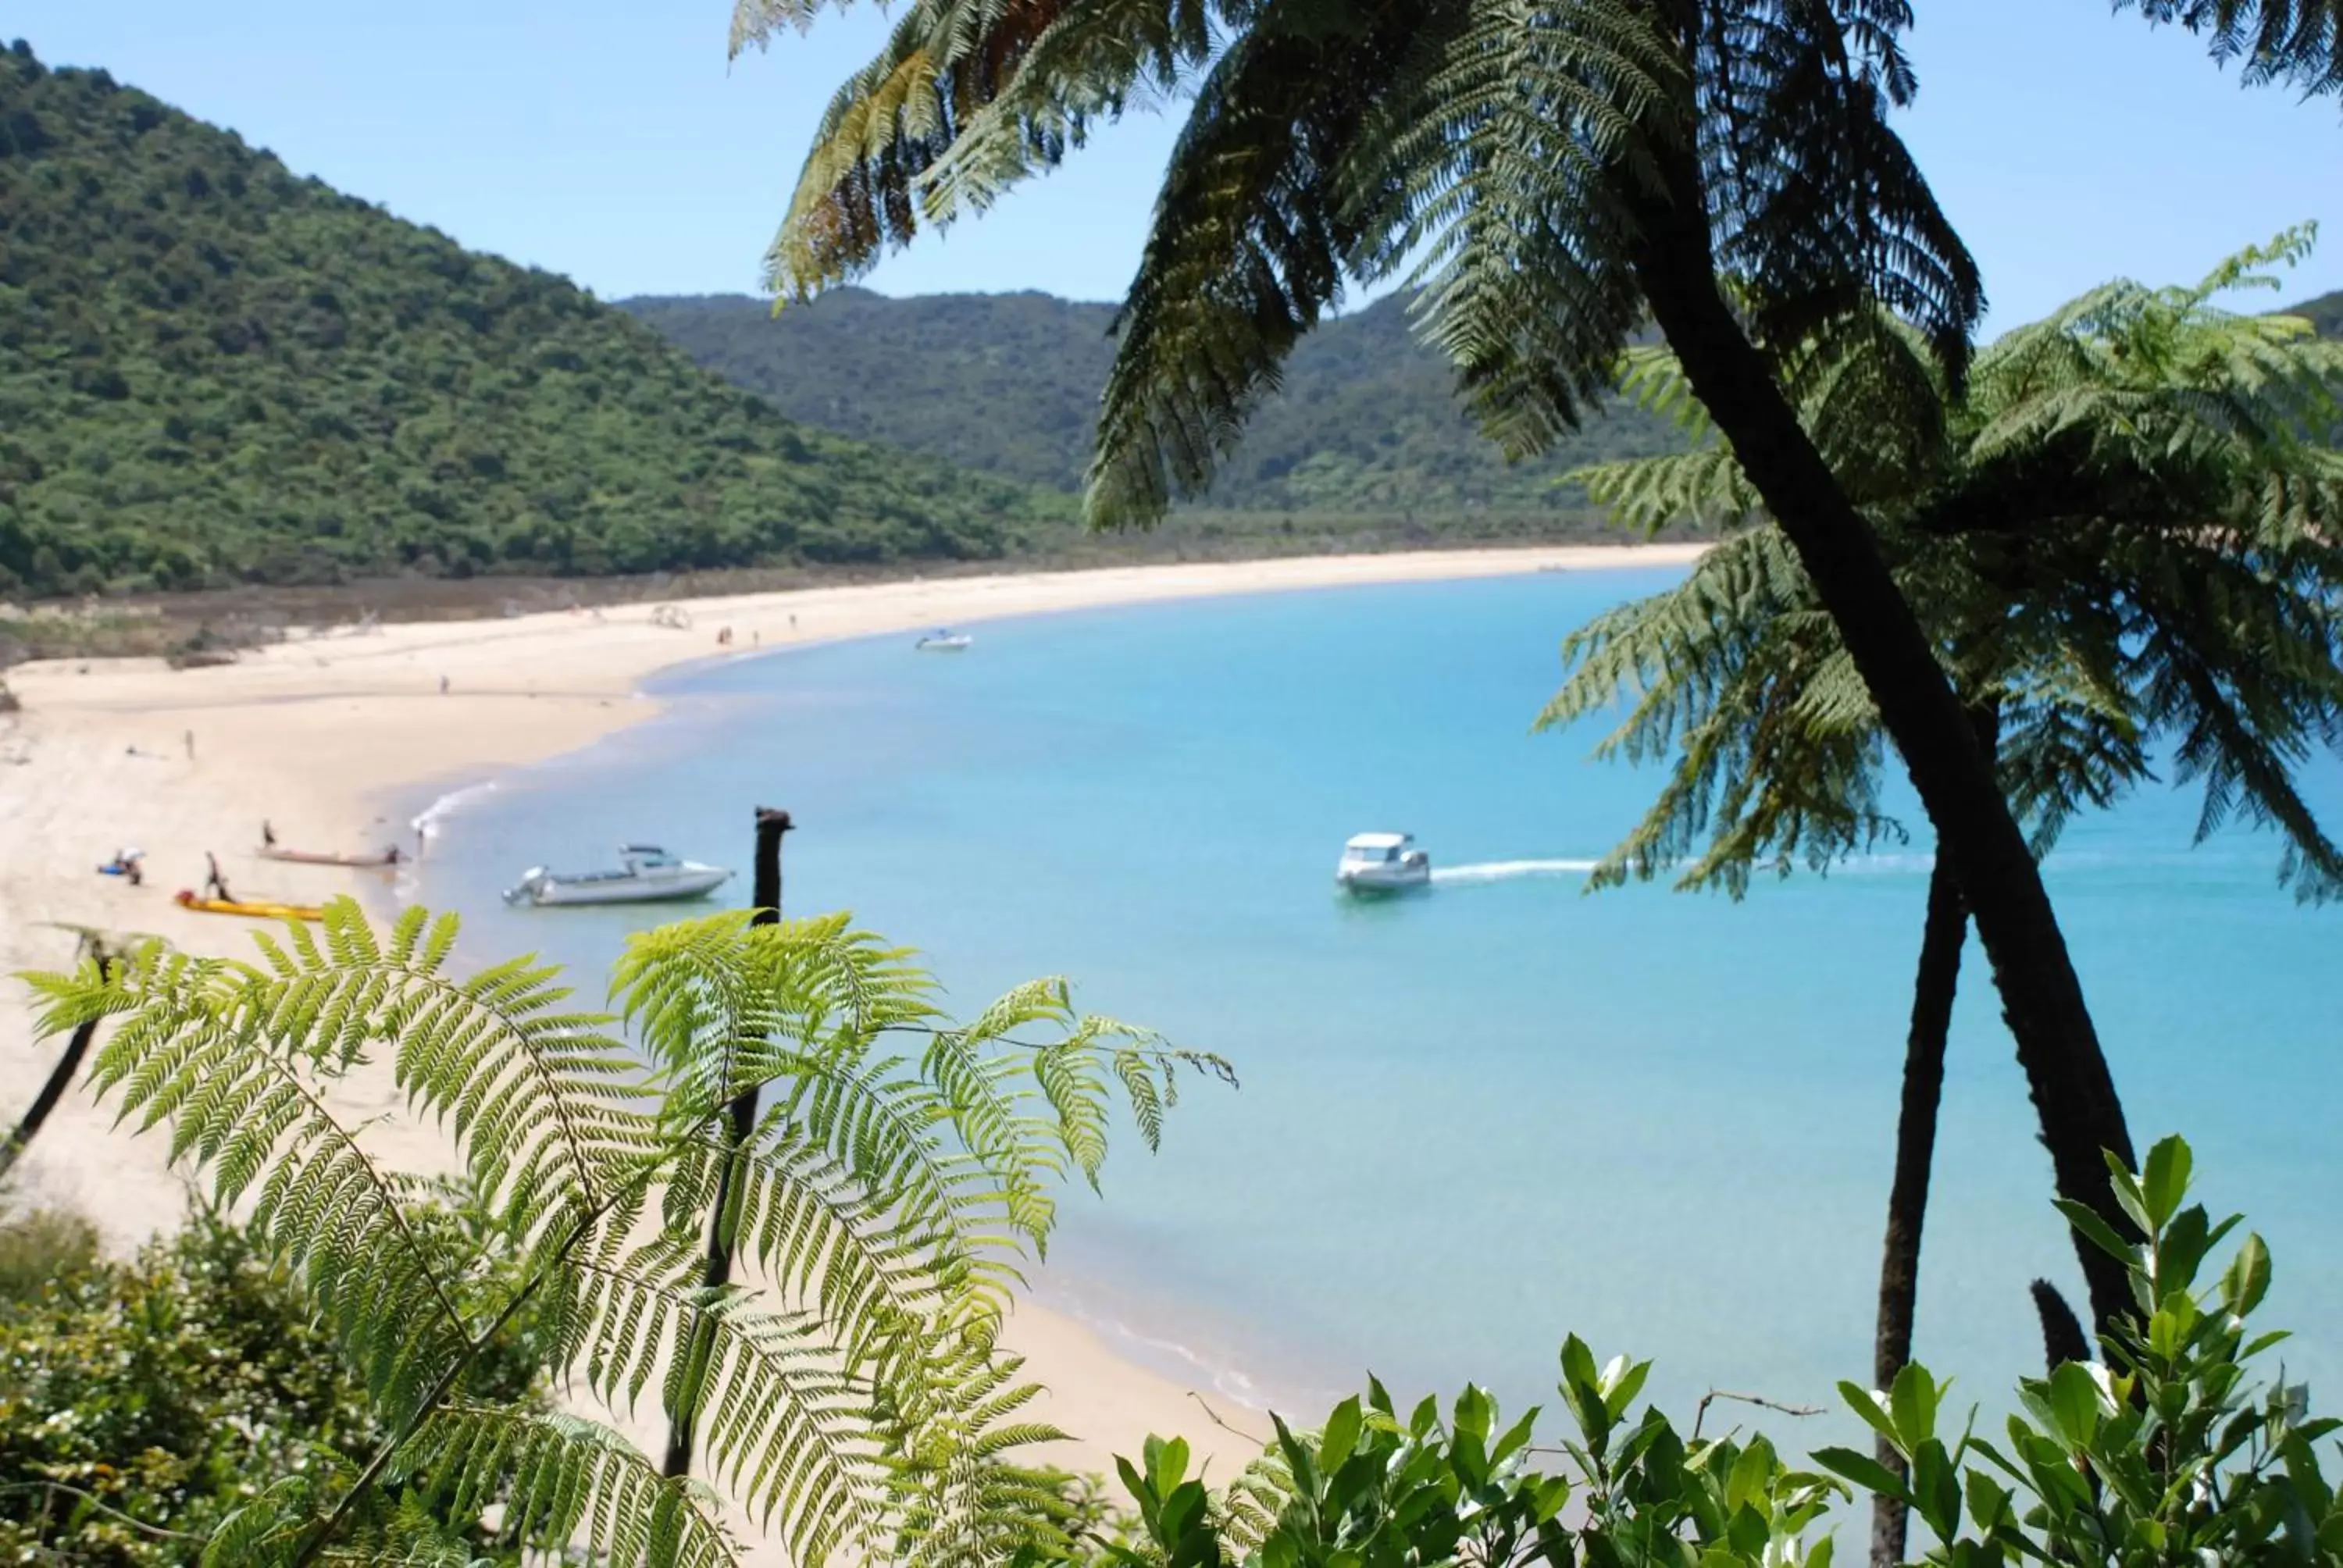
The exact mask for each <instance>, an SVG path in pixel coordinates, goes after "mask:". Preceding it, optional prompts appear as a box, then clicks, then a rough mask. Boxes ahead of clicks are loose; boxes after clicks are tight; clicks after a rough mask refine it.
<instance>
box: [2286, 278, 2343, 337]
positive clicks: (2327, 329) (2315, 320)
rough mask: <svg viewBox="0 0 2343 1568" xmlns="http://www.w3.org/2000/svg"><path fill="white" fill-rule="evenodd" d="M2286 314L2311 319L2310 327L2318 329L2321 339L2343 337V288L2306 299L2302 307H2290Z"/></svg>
mask: <svg viewBox="0 0 2343 1568" xmlns="http://www.w3.org/2000/svg"><path fill="white" fill-rule="evenodd" d="M2286 313H2287V314H2288V316H2303V317H2309V319H2310V325H2311V326H2313V327H2317V328H2318V336H2319V337H2343V288H2338V289H2337V290H2336V291H2335V292H2334V293H2332V294H2322V295H2320V296H2319V297H2318V298H2316V299H2306V300H2304V301H2303V302H2302V303H2301V304H2300V305H2289V306H2288V307H2287V308H2286Z"/></svg>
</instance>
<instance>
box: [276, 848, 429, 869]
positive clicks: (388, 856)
mask: <svg viewBox="0 0 2343 1568" xmlns="http://www.w3.org/2000/svg"><path fill="white" fill-rule="evenodd" d="M253 853H254V854H256V855H257V856H259V857H260V858H261V859H264V860H282V861H284V862H285V863H287V865H293V866H355V867H360V868H368V867H377V866H396V865H397V864H398V863H399V862H400V861H401V860H403V859H406V857H405V856H404V855H402V854H400V853H399V851H398V847H397V845H393V846H391V847H390V848H389V849H383V850H380V851H378V852H377V853H375V854H371V855H329V854H324V853H321V852H318V851H317V850H312V849H279V848H277V846H276V845H274V844H263V845H261V846H260V848H258V849H255V850H254V851H253Z"/></svg>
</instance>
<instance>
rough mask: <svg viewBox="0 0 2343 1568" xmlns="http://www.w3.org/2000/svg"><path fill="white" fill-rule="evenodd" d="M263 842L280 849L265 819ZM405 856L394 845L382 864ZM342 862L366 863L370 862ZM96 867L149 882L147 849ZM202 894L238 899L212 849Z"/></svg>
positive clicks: (184, 896)
mask: <svg viewBox="0 0 2343 1568" xmlns="http://www.w3.org/2000/svg"><path fill="white" fill-rule="evenodd" d="M260 842H261V846H262V848H263V849H275V848H277V829H276V828H275V826H274V825H272V824H270V823H269V822H266V821H263V822H262V823H261V824H260ZM406 859H407V857H406V855H405V854H404V853H403V852H401V850H400V849H399V848H398V846H397V845H396V844H393V845H391V846H390V847H389V848H387V849H385V850H383V852H382V860H381V863H382V864H383V865H385V866H397V865H401V864H403V863H405V861H406ZM342 863H344V864H365V863H367V862H364V861H346V862H342ZM97 870H98V874H99V875H100V876H105V877H120V878H121V879H123V880H124V881H126V882H127V883H129V884H130V885H131V886H132V887H134V888H136V887H143V886H144V885H145V884H146V850H144V849H136V848H128V847H126V848H124V849H116V851H115V852H114V859H110V860H108V861H106V863H105V864H104V865H102V866H100V867H98V869H97ZM196 896H197V895H195V894H190V893H181V894H180V895H179V901H180V902H182V903H186V901H188V900H190V899H192V898H194V897H196ZM201 897H203V898H205V899H207V900H214V901H216V902H218V903H223V904H232V903H235V902H236V894H235V893H234V892H232V891H231V890H229V888H228V885H227V874H226V872H225V871H223V870H221V869H220V863H219V857H218V856H217V855H216V854H214V853H212V851H210V850H209V849H206V850H205V851H204V885H203V891H202V894H201Z"/></svg>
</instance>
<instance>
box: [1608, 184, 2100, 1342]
mask: <svg viewBox="0 0 2343 1568" xmlns="http://www.w3.org/2000/svg"><path fill="white" fill-rule="evenodd" d="M1668 177H1669V182H1670V185H1671V186H1672V189H1671V191H1670V193H1669V194H1668V195H1667V196H1645V197H1643V198H1641V199H1640V200H1639V201H1638V204H1637V205H1638V208H1639V210H1638V211H1637V213H1636V217H1637V220H1638V223H1639V225H1640V226H1641V230H1642V233H1641V238H1640V240H1639V242H1638V244H1637V246H1636V249H1635V253H1634V267H1635V275H1636V280H1637V282H1638V283H1639V284H1640V285H1641V286H1642V288H1643V292H1644V297H1645V299H1646V300H1647V301H1648V302H1649V303H1650V305H1651V307H1652V314H1653V317H1654V319H1655V320H1656V321H1657V323H1658V325H1659V327H1660V329H1661V331H1663V332H1664V333H1665V334H1666V335H1667V340H1668V347H1670V348H1671V349H1673V350H1674V353H1675V356H1676V358H1677V360H1678V361H1679V362H1680V363H1681V364H1682V365H1683V367H1684V375H1685V377H1686V378H1687V379H1688V380H1689V381H1690V382H1691V384H1692V387H1693V390H1694V393H1695V394H1697V395H1698V397H1699V398H1700V400H1701V402H1702V404H1703V405H1704V407H1706V408H1707V410H1708V413H1709V417H1711V418H1712V419H1714V420H1715V422H1716V427H1717V428H1718V429H1719V430H1722V431H1723V432H1724V433H1725V438H1726V439H1728V440H1729V441H1731V442H1732V443H1733V450H1734V455H1735V457H1737V458H1738V459H1739V460H1740V463H1741V467H1742V468H1743V470H1744V472H1745V473H1746V474H1747V475H1748V477H1749V481H1750V484H1751V485H1752V486H1753V487H1755V489H1756V491H1757V494H1758V495H1759V497H1760V498H1763V499H1764V501H1765V508H1766V510H1767V511H1768V512H1769V513H1771V514H1772V516H1773V518H1774V519H1775V522H1776V523H1778V524H1779V525H1780V527H1781V529H1782V532H1783V534H1784V535H1785V537H1786V538H1788V539H1789V541H1790V543H1791V545H1792V547H1793V548H1795V549H1796V551H1797V553H1798V560H1799V563H1800V564H1801V565H1802V566H1803V567H1804V568H1805V572H1806V576H1807V578H1809V579H1810V580H1811V581H1812V582H1813V583H1814V585H1815V593H1816V594H1817V595H1818V596H1819V597H1820V598H1821V599H1822V602H1823V606H1824V608H1825V609H1826V610H1827V611H1828V612H1829V614H1830V617H1831V619H1832V620H1833V621H1834V622H1835V623H1836V625H1837V627H1838V630H1839V636H1840V638H1841V640H1843V641H1844V642H1845V645H1846V649H1847V652H1848V654H1849V656H1850V657H1852V658H1853V659H1854V661H1855V668H1857V670H1859V671H1860V672H1861V673H1862V676H1863V679H1864V684H1865V686H1866V687H1867V688H1868V689H1869V690H1870V692H1871V698H1872V701H1873V702H1874V703H1875V705H1876V706H1877V708H1878V709H1879V717H1880V722H1881V724H1882V725H1883V726H1884V727H1885V729H1886V731H1887V733H1888V736H1889V737H1890V739H1893V740H1894V741H1895V743H1896V750H1897V751H1898V752H1899V753H1901V754H1902V756H1903V759H1904V766H1905V767H1906V769H1907V770H1908V771H1909V773H1910V775H1911V779H1912V784H1913V787H1914V788H1915V789H1916V790H1917V791H1918V792H1919V795H1920V799H1921V803H1922V804H1923V805H1924V806H1925V807H1926V809H1927V813H1928V819H1929V821H1930V823H1931V824H1932V825H1933V826H1934V827H1935V829H1936V843H1937V853H1938V854H1939V855H1940V856H1941V857H1943V858H1944V859H1947V860H1949V861H1950V862H1951V865H1952V869H1953V874H1954V876H1955V877H1956V879H1958V880H1959V883H1960V886H1961V891H1962V894H1963V896H1964V898H1965V899H1966V901H1967V903H1968V908H1969V914H1970V917H1971V918H1972V919H1973V920H1976V927H1977V935H1978V937H1979V938H1980V939H1982V940H1983V942H1984V945H1985V950H1986V958H1987V959H1988V960H1990V961H1991V963H1992V966H1993V976H1994V984H1995V986H1996V989H1997V990H1999V991H2000V993H2001V1003H2002V1011H2003V1014H2004V1016H2005V1017H2006V1019H2007V1020H2008V1023H2009V1031H2010V1033H2011V1035H2012V1036H2013V1037H2014V1038H2015V1039H2016V1042H2017V1059H2018V1061H2019V1064H2020V1065H2021V1066H2022V1067H2024V1069H2025V1070H2026V1085H2027V1088H2028V1090H2029V1091H2030V1092H2031V1094H2032V1097H2033V1100H2034V1109H2035V1112H2036V1115H2037V1116H2038V1117H2039V1118H2040V1121H2041V1127H2042V1141H2043V1143H2044V1144H2045V1145H2046V1147H2047V1148H2048V1150H2049V1152H2050V1160H2051V1165H2052V1168H2053V1170H2054V1171H2055V1172H2056V1185H2057V1191H2058V1192H2059V1194H2060V1195H2061V1196H2063V1197H2066V1198H2071V1199H2074V1200H2077V1201H2080V1202H2083V1203H2086V1204H2087V1205H2089V1206H2090V1207H2091V1208H2092V1209H2093V1210H2095V1211H2097V1212H2098V1213H2099V1214H2101V1215H2102V1216H2104V1217H2105V1218H2106V1219H2107V1222H2108V1223H2109V1224H2110V1225H2113V1226H2115V1227H2116V1228H2117V1232H2118V1233H2119V1234H2121V1233H2128V1232H2129V1231H2130V1230H2131V1224H2130V1221H2128V1220H2127V1219H2125V1218H2124V1216H2123V1214H2122V1212H2121V1211H2120V1210H2118V1209H2117V1207H2116V1204H2115V1199H2114V1196H2113V1194H2112V1192H2111V1191H2110V1190H2109V1188H2108V1184H2107V1165H2106V1161H2104V1160H2103V1159H2102V1157H2101V1154H2100V1151H2102V1150H2110V1151H2114V1152H2115V1154H2116V1155H2117V1157H2118V1158H2120V1159H2122V1160H2123V1161H2125V1162H2126V1163H2130V1162H2131V1161H2132V1160H2133V1155H2132V1147H2131V1137H2130V1134H2129V1133H2128V1131H2127V1130H2126V1128H2125V1126H2124V1117H2123V1107H2122V1105H2121V1104H2120V1102H2119V1101H2117V1098H2116V1089H2115V1081H2114V1079H2113V1077H2112V1076H2111V1075H2110V1074H2109V1073H2108V1070H2107V1058H2106V1057H2105V1056H2104V1055H2103V1054H2102V1053H2101V1052H2100V1050H2099V1041H2098V1036H2097V1032H2096V1031H2095V1030H2094V1029H2093V1028H2092V1024H2091V1015H2090V1011H2089V1010H2088V1009H2087V1007H2086V1006H2085V1005H2084V1001H2083V987H2082V982H2081V980H2079V979H2077V976H2076V973H2075V966H2074V962H2073V960H2072V959H2071V958H2070V957H2069V956H2068V954H2067V951H2066V938H2065V937H2064V936H2063V935H2062V934H2061V933H2060V931H2059V930H2058V922H2057V920H2056V916H2055V915H2054V914H2053V913H2052V911H2051V908H2050V897H2049V894H2048V893H2047V892H2046V890H2044V888H2043V886H2042V876H2041V872H2040V869H2039V868H2038V867H2036V864H2035V862H2034V856H2033V853H2032V852H2031V850H2030V849H2028V847H2027V845H2026V837H2025V835H2024V834H2023V833H2021V832H2020V831H2019V830H2018V827H2017V823H2016V819H2014V818H2012V817H2011V815H2010V813H2009V806H2008V803H2007V801H2006V800H2005V799H2003V798H2002V793H2001V788H2000V785H1999V783H1998V781H1997V780H1996V779H1995V777H1994V770H1993V767H1992V765H1991V763H1990V762H1989V761H1988V760H1987V759H1986V755H1985V753H1984V751H1983V750H1982V749H1980V748H1979V747H1978V745H1977V743H1976V735H1975V734H1974V733H1973V732H1972V731H1971V729H1970V727H1969V722H1968V718H1967V715H1966V713H1965V712H1964V711H1963V710H1962V707H1961V703H1960V699H1959V698H1958V697H1956V695H1955V694H1954V691H1953V689H1952V685H1951V683H1950V682H1949V681H1948V680H1947V679H1946V676H1945V672H1944V670H1943V669H1942V668H1940V667H1939V666H1938V665H1937V663H1936V654H1935V653H1934V651H1933V650H1932V649H1931V648H1930V647H1929V644H1928V638H1927V636H1926V633H1925V632H1923V631H1922V630H1921V628H1920V624H1919V621H1918V620H1917V619H1916V618H1915V617H1914V616H1913V613H1912V607H1911V606H1910V605H1909V604H1908V603H1906V601H1905V598H1904V596H1903V594H1902V593H1901V592H1900V591H1899V590H1898V589H1897V588H1896V581H1895V578H1893V577H1891V576H1890V575H1889V573H1888V570H1887V566H1886V562H1885V560H1884V559H1883V558H1881V556H1880V554H1879V549H1878V546H1877V543H1876V541H1875V540H1874V538H1872V535H1871V528H1870V525H1869V524H1867V523H1866V522H1865V520H1864V518H1863V516H1862V514H1861V513H1859V512H1857V511H1856V510H1855V507H1854V505H1853V504H1852V503H1851V502H1849V501H1848V500H1847V498H1846V496H1845V492H1844V491H1842V490H1841V489H1840V488H1839V487H1838V482H1837V480H1836V479H1835V477H1833V476H1832V474H1831V471H1830V467H1829V466H1828V465H1827V464H1825V462H1824V461H1823V458H1822V455H1821V453H1819V452H1817V451H1816V450H1815V446H1814V443H1813V442H1812V441H1811V440H1809V439H1808V438H1807V436H1806V433H1805V429H1804V427H1801V426H1800V425H1799V423H1798V417H1797V413H1796V411H1795V409H1793V408H1792V407H1791V406H1790V403H1789V401H1788V399H1787V398H1786V397H1785V396H1784V395H1783V392H1782V388H1781V387H1780V384H1779V383H1778V382H1776V381H1775V377H1774V372H1773V367H1772V366H1771V364H1770V363H1769V362H1768V360H1767V358H1766V357H1765V355H1764V354H1763V353H1761V352H1760V351H1759V350H1758V348H1757V347H1756V346H1755V344H1754V343H1752V342H1751V341H1750V339H1749V337H1748V336H1747V334H1746V333H1745V331H1744V330H1743V329H1742V326H1741V323H1740V322H1739V320H1738V319H1737V318H1736V317H1735V316H1734V314H1733V312H1732V310H1731V309H1730V308H1729V307H1727V306H1726V304H1725V298H1724V297H1723V296H1722V295H1721V294H1719V293H1718V291H1717V286H1716V275H1715V260H1714V257H1713V256H1712V253H1711V250H1710V245H1709V232H1708V216H1707V208H1706V201H1705V197H1704V192H1703V188H1702V186H1701V184H1700V177H1699V173H1698V170H1697V169H1696V168H1694V167H1693V166H1691V165H1690V164H1689V162H1688V161H1686V160H1678V161H1677V163H1676V165H1675V166H1674V167H1673V168H1672V169H1670V170H1669V171H1668ZM2076 1251H2077V1256H2078V1257H2079V1258H2080V1259H2081V1261H2082V1266H2083V1273H2084V1276H2085V1278H2086V1279H2087V1280H2088V1282H2089V1283H2090V1292H2091V1307H2092V1311H2093V1312H2094V1314H2095V1315H2096V1316H2097V1319H2098V1320H2099V1321H2100V1322H2103V1323H2104V1322H2107V1321H2108V1320H2109V1319H2111V1318H2112V1317H2113V1316H2114V1315H2115V1314H2117V1313H2118V1312H2123V1311H2125V1310H2126V1309H2127V1308H2128V1306H2129V1305H2130V1296H2129V1292H2128V1289H2127V1285H2126V1282H2125V1280H2124V1274H2123V1271H2122V1269H2121V1267H2120V1266H2119V1265H2117V1263H2116V1262H2115V1261H2114V1260H2113V1259H2111V1258H2108V1257H2107V1256H2106V1255H2105V1254H2104V1253H2102V1252H2100V1251H2098V1250H2097V1248H2096V1247H2093V1246H2092V1245H2091V1244H2090V1243H2089V1242H2087V1241H2083V1240H2082V1239H2081V1238H2080V1237H2079V1236H2078V1237H2077V1238H2076Z"/></svg>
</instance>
